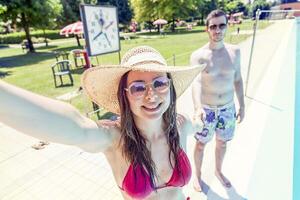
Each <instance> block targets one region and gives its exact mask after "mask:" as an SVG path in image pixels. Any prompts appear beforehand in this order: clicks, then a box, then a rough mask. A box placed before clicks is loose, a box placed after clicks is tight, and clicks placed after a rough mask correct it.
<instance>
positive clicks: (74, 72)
mask: <svg viewBox="0 0 300 200" xmlns="http://www.w3.org/2000/svg"><path fill="white" fill-rule="evenodd" d="M84 70H85V69H84V68H77V69H71V70H70V71H71V73H72V74H82V73H83V72H84Z"/></svg>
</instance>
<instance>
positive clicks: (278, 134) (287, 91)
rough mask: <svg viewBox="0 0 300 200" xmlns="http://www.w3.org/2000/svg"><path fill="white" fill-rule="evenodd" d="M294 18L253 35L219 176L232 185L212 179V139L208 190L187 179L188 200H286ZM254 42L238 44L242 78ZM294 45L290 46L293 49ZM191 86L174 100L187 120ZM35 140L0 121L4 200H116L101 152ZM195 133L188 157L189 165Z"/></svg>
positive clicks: (207, 159) (290, 157)
mask: <svg viewBox="0 0 300 200" xmlns="http://www.w3.org/2000/svg"><path fill="white" fill-rule="evenodd" d="M292 27H293V20H286V21H278V22H276V23H275V24H274V25H272V26H270V27H269V28H267V29H265V30H263V31H260V32H259V33H258V34H257V38H256V39H257V40H256V41H257V42H256V45H255V49H254V54H253V58H254V59H253V62H252V66H251V74H250V79H249V90H248V91H249V92H248V94H247V97H246V116H245V119H244V121H243V122H242V123H241V124H238V125H237V129H236V132H235V138H234V139H233V140H232V141H231V142H230V143H229V144H228V150H227V154H226V157H225V160H224V167H223V171H224V174H225V175H226V176H227V177H228V178H229V179H230V180H231V182H232V184H233V187H232V188H231V189H229V190H226V189H224V188H223V187H222V186H221V184H220V183H219V181H218V180H217V179H216V178H215V176H214V142H211V143H209V144H208V145H207V148H206V150H205V157H204V163H203V168H202V173H203V179H204V182H205V183H206V184H207V185H208V187H207V190H205V192H202V193H196V192H195V191H194V190H193V189H192V184H191V183H192V181H191V182H190V184H189V185H188V186H187V187H185V189H184V192H185V193H186V195H188V196H190V197H191V200H193V199H199V200H201V199H208V200H228V199H230V200H241V199H248V200H266V199H272V200H283V199H284V200H291V199H292V188H293V185H292V181H293V174H292V172H293V144H294V141H293V139H294V138H293V137H294V135H293V133H294V105H295V104H294V99H295V98H294V95H295V80H294V74H295V67H294V66H295V59H294V58H295V55H294V54H295V44H294V43H295V42H293V41H290V38H292V37H294V35H292V34H294V33H293V32H295V31H292ZM250 47H251V39H249V40H246V41H245V42H243V43H241V44H240V48H241V55H242V74H243V78H244V81H246V74H247V68H248V59H249V53H250V52H249V51H250ZM293 48H294V49H293ZM190 95H191V90H190V88H189V89H188V90H187V91H186V92H185V93H184V95H183V96H182V97H181V98H180V99H179V100H178V105H177V106H178V111H179V112H184V113H186V114H187V115H189V116H192V101H191V96H190ZM38 141H39V140H37V139H35V138H32V137H29V136H26V135H23V134H22V133H20V132H17V131H15V130H13V129H11V128H9V127H7V126H5V125H4V124H1V123H0V199H1V200H26V199H28V200H34V199H37V200H48V199H49V200H50V199H55V200H60V199H61V200H66V199H68V200H72V199H76V200H78V199H80V200H81V199H82V200H84V199H87V200H92V199H98V200H99V199H103V200H119V199H120V200H121V199H122V196H121V194H120V191H119V189H118V187H117V186H116V184H115V182H114V179H113V175H112V173H111V170H110V167H109V165H108V163H107V161H106V159H105V157H104V155H103V154H101V153H99V154H89V153H85V152H83V151H81V150H80V149H78V148H76V147H70V146H65V145H59V144H53V143H51V144H49V145H46V146H45V148H44V149H41V150H34V149H33V148H31V146H32V145H33V144H35V143H38ZM194 143H195V141H194V139H193V135H190V136H189V137H188V145H187V146H188V147H189V148H188V155H189V157H190V158H191V162H193V156H192V154H193V147H194Z"/></svg>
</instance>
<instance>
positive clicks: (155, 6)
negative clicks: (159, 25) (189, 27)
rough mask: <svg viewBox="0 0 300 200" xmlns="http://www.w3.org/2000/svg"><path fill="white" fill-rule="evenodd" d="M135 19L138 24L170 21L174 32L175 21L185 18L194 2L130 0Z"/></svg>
mask: <svg viewBox="0 0 300 200" xmlns="http://www.w3.org/2000/svg"><path fill="white" fill-rule="evenodd" d="M131 3H132V6H133V9H134V13H135V19H136V20H137V21H139V22H143V21H154V20H155V19H158V18H163V19H166V20H168V21H172V23H173V25H172V28H173V29H172V30H173V31H174V27H175V20H176V19H177V18H185V17H187V16H189V13H190V11H191V10H192V9H194V7H193V6H194V0H159V1H157V0H144V1H140V0H131Z"/></svg>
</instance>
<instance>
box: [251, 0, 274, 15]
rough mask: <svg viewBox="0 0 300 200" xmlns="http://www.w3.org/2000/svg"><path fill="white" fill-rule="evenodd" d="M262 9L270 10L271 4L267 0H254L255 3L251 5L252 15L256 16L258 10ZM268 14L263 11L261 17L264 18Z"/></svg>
mask: <svg viewBox="0 0 300 200" xmlns="http://www.w3.org/2000/svg"><path fill="white" fill-rule="evenodd" d="M258 9H260V10H270V4H269V3H268V2H267V1H266V0H254V1H253V3H252V4H251V6H250V16H251V17H252V18H255V17H256V11H257V10H258ZM265 16H266V13H262V14H261V15H260V19H264V18H265Z"/></svg>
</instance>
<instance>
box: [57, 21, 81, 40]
mask: <svg viewBox="0 0 300 200" xmlns="http://www.w3.org/2000/svg"><path fill="white" fill-rule="evenodd" d="M82 33H83V26H82V22H81V21H78V22H75V23H73V24H69V25H67V26H65V27H64V28H63V29H61V30H60V32H59V34H60V35H65V36H66V37H68V36H69V34H82Z"/></svg>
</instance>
